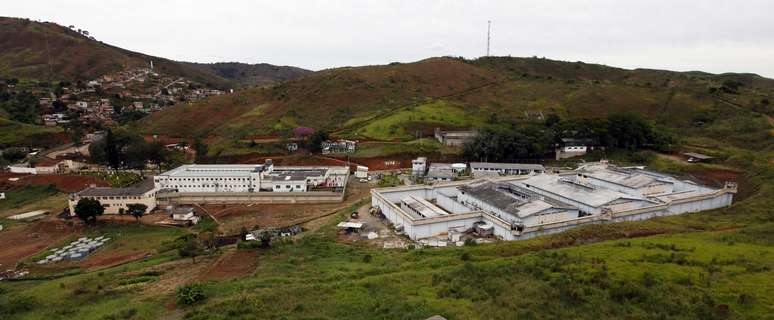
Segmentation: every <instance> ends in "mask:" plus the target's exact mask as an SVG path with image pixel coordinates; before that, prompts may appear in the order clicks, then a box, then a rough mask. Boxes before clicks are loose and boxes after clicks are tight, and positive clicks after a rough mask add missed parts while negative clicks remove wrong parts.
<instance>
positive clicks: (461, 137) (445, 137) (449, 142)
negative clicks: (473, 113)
mask: <svg viewBox="0 0 774 320" xmlns="http://www.w3.org/2000/svg"><path fill="white" fill-rule="evenodd" d="M476 135H477V133H476V131H472V130H470V131H443V130H441V128H435V138H436V139H438V142H440V143H441V144H443V145H445V146H461V145H463V144H464V143H465V142H467V141H468V140H471V139H473V138H475V137H476Z"/></svg>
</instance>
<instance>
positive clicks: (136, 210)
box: [126, 203, 148, 223]
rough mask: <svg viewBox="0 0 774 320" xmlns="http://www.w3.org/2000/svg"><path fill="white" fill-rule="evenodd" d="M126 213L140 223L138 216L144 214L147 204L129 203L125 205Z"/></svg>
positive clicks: (140, 216)
mask: <svg viewBox="0 0 774 320" xmlns="http://www.w3.org/2000/svg"><path fill="white" fill-rule="evenodd" d="M126 207H127V210H126V211H127V212H126V213H127V214H129V215H131V216H133V217H134V218H135V219H137V223H140V218H142V216H143V215H145V211H146V210H148V206H146V205H144V204H142V203H130V204H128V205H127V206H126Z"/></svg>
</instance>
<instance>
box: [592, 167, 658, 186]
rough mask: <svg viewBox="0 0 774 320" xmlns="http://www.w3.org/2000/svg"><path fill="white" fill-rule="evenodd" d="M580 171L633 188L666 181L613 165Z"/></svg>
mask: <svg viewBox="0 0 774 320" xmlns="http://www.w3.org/2000/svg"><path fill="white" fill-rule="evenodd" d="M580 173H581V174H585V175H587V176H589V177H593V178H595V179H599V180H602V181H607V182H609V183H613V184H617V185H621V186H624V187H628V188H633V189H638V188H642V187H646V186H648V185H651V184H655V183H659V184H661V183H667V182H666V181H664V180H662V179H658V178H656V177H653V176H651V175H647V174H643V173H640V172H638V171H637V170H629V169H623V168H617V167H614V166H608V167H607V168H605V169H595V170H581V172H580ZM669 183H671V182H669Z"/></svg>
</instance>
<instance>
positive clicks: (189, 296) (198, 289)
mask: <svg viewBox="0 0 774 320" xmlns="http://www.w3.org/2000/svg"><path fill="white" fill-rule="evenodd" d="M175 298H176V300H177V304H179V305H193V304H196V303H197V302H200V301H202V300H204V299H206V298H207V295H206V294H205V293H204V285H202V284H201V283H192V284H186V285H182V286H179V287H177V289H176V290H175Z"/></svg>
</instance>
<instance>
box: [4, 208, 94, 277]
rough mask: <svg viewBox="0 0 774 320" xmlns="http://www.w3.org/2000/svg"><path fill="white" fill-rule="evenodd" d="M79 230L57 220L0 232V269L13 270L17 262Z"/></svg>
mask: <svg viewBox="0 0 774 320" xmlns="http://www.w3.org/2000/svg"><path fill="white" fill-rule="evenodd" d="M79 229H80V228H78V227H75V226H74V225H73V224H70V223H66V222H63V221H58V220H43V221H40V222H37V223H35V224H32V225H25V226H20V227H14V228H11V229H8V230H4V231H2V232H0V244H2V249H1V250H0V268H6V269H8V268H13V267H14V266H15V265H16V264H17V263H18V262H19V261H21V260H23V259H24V258H26V257H28V256H30V255H33V254H35V253H37V252H39V251H41V250H43V249H45V248H47V247H49V246H52V245H54V244H55V243H57V242H59V241H61V240H62V239H64V238H66V237H67V236H69V235H70V234H73V233H76V232H77V231H78V230H79Z"/></svg>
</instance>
